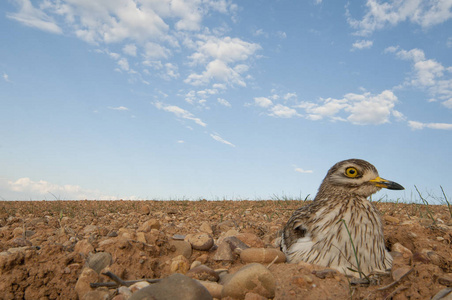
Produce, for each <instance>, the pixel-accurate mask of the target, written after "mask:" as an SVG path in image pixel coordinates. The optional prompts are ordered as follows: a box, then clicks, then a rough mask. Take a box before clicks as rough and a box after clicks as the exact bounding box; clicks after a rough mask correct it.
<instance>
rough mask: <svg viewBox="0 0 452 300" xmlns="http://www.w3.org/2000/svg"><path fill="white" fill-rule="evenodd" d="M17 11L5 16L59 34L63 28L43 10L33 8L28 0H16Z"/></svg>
mask: <svg viewBox="0 0 452 300" xmlns="http://www.w3.org/2000/svg"><path fill="white" fill-rule="evenodd" d="M16 4H17V5H19V12H17V13H8V14H7V17H8V18H10V19H13V20H16V21H18V22H20V23H22V24H24V25H26V26H29V27H35V28H38V29H40V30H44V31H48V32H51V33H56V34H61V33H63V30H62V29H61V28H60V27H59V26H58V25H57V24H56V22H55V21H54V20H53V19H52V18H51V17H49V16H48V15H47V14H46V13H45V12H44V11H42V10H40V9H38V8H35V7H34V6H33V4H32V3H31V2H30V0H16Z"/></svg>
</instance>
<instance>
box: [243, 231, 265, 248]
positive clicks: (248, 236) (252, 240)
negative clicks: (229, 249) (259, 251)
mask: <svg viewBox="0 0 452 300" xmlns="http://www.w3.org/2000/svg"><path fill="white" fill-rule="evenodd" d="M236 237H237V238H238V239H239V240H241V241H242V242H244V243H245V244H246V245H248V246H249V247H253V248H264V246H265V244H264V242H263V241H262V240H261V239H260V238H259V237H258V236H257V235H255V234H253V233H249V232H246V233H239V234H237V235H236Z"/></svg>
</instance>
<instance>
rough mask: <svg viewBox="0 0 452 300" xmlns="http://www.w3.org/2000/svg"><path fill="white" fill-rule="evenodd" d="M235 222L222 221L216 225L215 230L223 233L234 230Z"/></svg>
mask: <svg viewBox="0 0 452 300" xmlns="http://www.w3.org/2000/svg"><path fill="white" fill-rule="evenodd" d="M235 227H236V225H235V222H234V221H232V220H226V221H223V222H221V223H218V225H217V228H218V229H219V230H220V231H221V232H225V231H228V230H229V229H231V228H235Z"/></svg>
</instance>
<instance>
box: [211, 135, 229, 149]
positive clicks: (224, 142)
mask: <svg viewBox="0 0 452 300" xmlns="http://www.w3.org/2000/svg"><path fill="white" fill-rule="evenodd" d="M210 137H211V138H213V139H214V140H216V141H218V142H220V143H223V144H226V145H228V146H231V147H235V145H234V144H233V143H231V142H228V141H226V140H225V139H223V138H222V137H221V136H219V135H218V134H212V133H211V134H210Z"/></svg>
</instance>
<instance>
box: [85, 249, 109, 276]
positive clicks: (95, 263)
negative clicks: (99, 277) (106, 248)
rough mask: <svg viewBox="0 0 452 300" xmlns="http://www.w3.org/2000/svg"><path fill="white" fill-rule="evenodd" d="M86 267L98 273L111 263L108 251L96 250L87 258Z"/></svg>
mask: <svg viewBox="0 0 452 300" xmlns="http://www.w3.org/2000/svg"><path fill="white" fill-rule="evenodd" d="M87 263H88V267H90V268H91V269H93V270H94V271H96V272H97V273H98V274H99V273H100V271H102V269H104V268H106V267H108V266H109V265H110V264H111V263H112V257H111V254H110V253H108V252H98V253H96V254H93V255H91V256H90V257H89V258H88V261H87Z"/></svg>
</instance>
